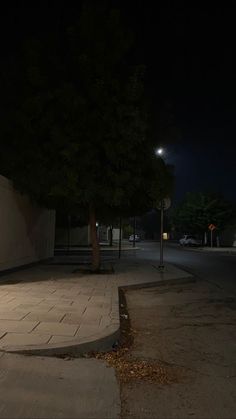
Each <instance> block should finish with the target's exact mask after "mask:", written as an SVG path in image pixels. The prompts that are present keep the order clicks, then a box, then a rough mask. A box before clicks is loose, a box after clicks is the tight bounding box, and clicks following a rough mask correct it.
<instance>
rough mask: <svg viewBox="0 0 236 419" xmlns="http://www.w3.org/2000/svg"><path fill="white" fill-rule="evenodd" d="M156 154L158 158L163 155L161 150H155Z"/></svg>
mask: <svg viewBox="0 0 236 419" xmlns="http://www.w3.org/2000/svg"><path fill="white" fill-rule="evenodd" d="M156 154H157V155H158V156H162V155H163V154H164V150H163V148H161V147H160V148H157V150H156Z"/></svg>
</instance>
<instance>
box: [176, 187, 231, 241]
mask: <svg viewBox="0 0 236 419" xmlns="http://www.w3.org/2000/svg"><path fill="white" fill-rule="evenodd" d="M233 216H234V209H233V205H232V204H230V203H229V202H228V201H226V200H225V199H224V198H223V197H221V196H219V195H217V194H215V193H200V192H199V193H188V194H187V195H186V197H185V199H184V201H183V202H182V203H181V204H180V205H179V206H178V207H177V208H176V209H175V210H174V211H173V213H172V224H173V226H174V227H175V229H176V230H178V231H180V232H182V233H184V232H185V233H198V234H203V233H204V232H206V231H208V226H209V225H210V224H214V225H215V226H216V228H217V229H218V230H222V229H224V228H226V227H227V226H229V223H230V222H232V219H233Z"/></svg>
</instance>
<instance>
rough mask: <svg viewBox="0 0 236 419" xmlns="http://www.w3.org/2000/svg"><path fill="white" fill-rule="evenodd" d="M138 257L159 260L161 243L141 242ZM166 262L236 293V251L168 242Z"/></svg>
mask: <svg viewBox="0 0 236 419" xmlns="http://www.w3.org/2000/svg"><path fill="white" fill-rule="evenodd" d="M140 247H141V250H139V251H136V252H135V253H136V257H138V258H143V259H147V260H150V259H151V260H157V261H159V254H160V250H159V244H158V243H154V242H144V241H143V242H141V243H140ZM164 262H168V263H172V264H174V265H176V266H178V267H179V268H182V269H184V270H186V271H188V272H190V273H191V274H193V275H194V276H195V277H196V278H199V279H202V280H205V281H209V282H211V283H213V284H214V285H217V286H218V287H220V288H222V289H224V290H225V291H228V292H231V293H233V294H234V295H235V294H236V253H235V254H233V255H231V254H226V253H219V252H217V253H212V252H206V251H201V250H198V249H191V248H182V247H180V246H179V245H177V244H176V245H175V244H168V245H165V247H164Z"/></svg>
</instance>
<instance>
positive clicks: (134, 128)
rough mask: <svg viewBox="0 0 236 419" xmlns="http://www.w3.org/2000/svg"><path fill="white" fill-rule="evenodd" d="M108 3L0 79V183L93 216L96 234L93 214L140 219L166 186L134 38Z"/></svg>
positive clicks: (88, 8) (36, 44)
mask: <svg viewBox="0 0 236 419" xmlns="http://www.w3.org/2000/svg"><path fill="white" fill-rule="evenodd" d="M105 4H106V2H105V3H103V2H101V3H100V2H92V3H91V2H85V5H84V7H83V8H82V12H81V15H80V19H79V22H78V25H75V26H73V27H70V28H68V29H67V30H66V31H65V32H64V33H62V34H61V35H60V36H55V35H53V34H52V35H51V36H48V37H47V38H46V39H40V40H31V41H28V42H27V43H25V44H24V47H23V48H22V50H21V51H20V53H19V56H18V62H17V65H16V66H13V65H11V64H9V66H8V68H7V70H6V71H5V77H3V86H2V87H3V91H5V94H4V95H3V97H4V104H3V105H4V106H3V108H4V109H3V113H2V118H1V126H0V129H1V142H2V145H3V149H4V157H3V156H2V157H3V158H0V164H1V171H2V174H5V175H7V176H9V177H10V178H11V179H12V180H13V181H14V183H15V185H16V187H17V188H18V189H19V190H21V191H22V192H26V193H28V194H29V195H30V196H31V197H32V199H34V200H36V201H37V202H39V203H41V204H43V205H47V206H48V207H53V208H58V209H60V211H62V212H63V211H65V212H68V213H71V214H73V213H74V214H76V213H78V211H82V212H85V213H87V214H90V217H91V216H92V219H93V221H92V223H93V231H94V234H95V230H94V228H95V227H94V223H95V219H96V217H97V216H98V215H99V214H101V215H103V214H104V213H105V214H106V213H107V212H109V211H110V212H114V214H118V213H123V214H128V215H130V214H131V213H132V210H133V208H134V206H135V209H136V211H137V212H143V211H145V210H147V209H148V208H152V207H153V206H154V207H155V206H156V205H157V202H158V201H159V200H160V198H162V197H163V196H166V195H167V194H169V191H170V189H171V185H172V174H171V173H170V171H169V169H168V167H167V166H166V165H165V164H164V162H163V160H162V159H160V158H156V156H155V153H154V144H153V142H152V141H151V140H150V138H149V136H148V135H147V132H148V130H147V123H148V118H147V109H146V101H145V96H144V88H143V79H144V73H145V68H144V66H142V65H139V66H137V65H136V66H131V65H129V64H128V52H129V49H130V47H131V44H132V36H131V34H130V33H129V31H127V30H126V29H125V27H124V26H123V25H122V22H121V16H120V13H119V11H118V10H114V9H110V8H109V7H107V6H106V5H105ZM3 76H4V74H3ZM90 221H91V220H90ZM94 237H95V236H94ZM94 240H95V239H94Z"/></svg>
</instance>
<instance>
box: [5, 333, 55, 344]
mask: <svg viewBox="0 0 236 419" xmlns="http://www.w3.org/2000/svg"><path fill="white" fill-rule="evenodd" d="M0 336H1V335H0ZM50 338H51V336H50V335H40V334H36V333H35V334H34V335H32V334H31V333H7V334H5V336H4V337H2V338H1V339H0V347H4V346H21V345H22V346H26V345H43V344H46V343H48V341H49V339H50Z"/></svg>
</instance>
